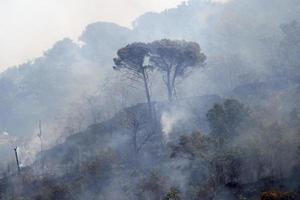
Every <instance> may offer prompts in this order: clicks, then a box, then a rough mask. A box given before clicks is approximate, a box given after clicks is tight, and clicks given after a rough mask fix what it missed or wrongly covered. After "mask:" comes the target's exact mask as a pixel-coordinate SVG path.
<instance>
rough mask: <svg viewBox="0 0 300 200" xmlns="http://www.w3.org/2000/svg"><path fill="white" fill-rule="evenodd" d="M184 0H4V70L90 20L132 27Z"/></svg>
mask: <svg viewBox="0 0 300 200" xmlns="http://www.w3.org/2000/svg"><path fill="white" fill-rule="evenodd" d="M182 1H183V0H0V72H1V71H3V70H4V69H6V68H7V67H10V66H13V65H18V64H21V63H23V62H26V61H28V60H32V59H33V58H35V57H37V56H40V55H42V53H43V51H45V50H47V49H49V48H50V47H51V46H52V45H53V44H54V43H55V42H56V41H57V40H60V39H62V38H64V37H70V38H72V39H76V38H77V37H78V36H79V35H80V34H81V32H82V31H83V30H84V27H85V26H86V25H87V24H89V23H92V22H96V21H109V22H115V23H117V24H120V25H123V26H128V27H129V26H130V25H131V22H132V21H133V20H134V19H135V18H136V17H138V16H139V15H141V14H143V13H145V12H147V11H162V10H164V9H167V8H171V7H175V6H176V5H178V4H180V3H181V2H182ZM212 1H221V2H223V1H226V0H212Z"/></svg>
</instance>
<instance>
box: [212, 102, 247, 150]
mask: <svg viewBox="0 0 300 200" xmlns="http://www.w3.org/2000/svg"><path fill="white" fill-rule="evenodd" d="M206 116H207V120H208V122H209V126H210V129H211V134H212V136H214V137H216V139H218V146H219V147H221V146H222V145H223V144H224V142H225V141H226V140H227V139H230V138H232V137H233V136H237V135H238V128H240V126H241V125H242V124H243V122H246V120H247V119H249V120H250V116H249V111H248V109H247V108H245V106H244V105H243V104H242V103H240V102H239V101H237V100H234V99H228V100H226V101H225V102H224V103H223V105H222V104H215V105H214V107H213V108H212V109H210V110H209V111H208V112H207V115H206ZM249 120H248V121H247V123H249V124H250V121H249Z"/></svg>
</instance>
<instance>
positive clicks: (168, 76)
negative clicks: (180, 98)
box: [167, 71, 173, 102]
mask: <svg viewBox="0 0 300 200" xmlns="http://www.w3.org/2000/svg"><path fill="white" fill-rule="evenodd" d="M167 88H168V99H169V101H170V102H171V101H172V99H173V89H172V84H171V79H170V71H168V72H167Z"/></svg>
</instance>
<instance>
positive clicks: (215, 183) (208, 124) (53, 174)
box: [0, 0, 300, 200]
mask: <svg viewBox="0 0 300 200" xmlns="http://www.w3.org/2000/svg"><path fill="white" fill-rule="evenodd" d="M299 10H300V2H299V1H298V0H286V1H281V0H251V1H250V0H232V1H229V2H227V3H216V2H214V1H204V0H189V1H186V2H183V3H182V4H180V5H178V6H177V7H176V8H172V9H168V10H165V11H163V12H159V13H155V12H149V13H145V14H144V15H142V16H140V17H138V18H137V19H136V20H135V21H134V22H133V23H132V28H126V27H122V26H119V25H117V24H113V23H108V22H96V23H92V24H89V25H87V26H86V27H85V29H84V30H83V32H82V34H81V36H80V37H79V38H78V41H73V40H71V39H69V38H64V39H62V40H60V41H57V42H56V43H55V44H54V45H53V46H52V47H51V48H50V49H48V50H46V51H45V52H44V54H43V56H40V57H37V58H35V59H33V60H31V61H28V62H26V63H23V64H20V65H18V66H14V67H10V68H8V69H7V70H6V71H4V72H1V73H0V94H1V95H0V158H1V159H0V160H1V162H0V200H73V199H74V200H259V199H260V200H299V199H300V170H299V169H300V103H299V102H300V85H299V84H300V60H299V58H300V12H299Z"/></svg>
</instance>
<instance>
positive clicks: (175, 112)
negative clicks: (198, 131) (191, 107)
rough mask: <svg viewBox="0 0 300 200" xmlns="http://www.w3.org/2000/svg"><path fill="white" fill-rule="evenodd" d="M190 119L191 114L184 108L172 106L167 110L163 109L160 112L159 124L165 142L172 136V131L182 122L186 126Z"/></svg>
mask: <svg viewBox="0 0 300 200" xmlns="http://www.w3.org/2000/svg"><path fill="white" fill-rule="evenodd" d="M190 119H191V114H190V113H189V112H188V111H187V110H186V109H184V108H180V107H178V106H172V107H171V109H169V110H168V111H164V112H163V113H162V114H161V119H160V122H161V126H162V132H163V134H164V139H165V141H166V142H169V141H170V139H171V138H172V135H171V134H172V133H173V132H174V130H175V129H176V128H178V127H180V126H181V125H182V124H186V126H188V125H187V124H188V122H189V121H190Z"/></svg>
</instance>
